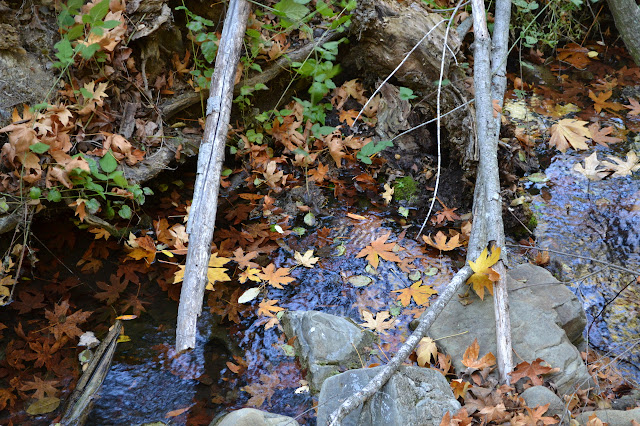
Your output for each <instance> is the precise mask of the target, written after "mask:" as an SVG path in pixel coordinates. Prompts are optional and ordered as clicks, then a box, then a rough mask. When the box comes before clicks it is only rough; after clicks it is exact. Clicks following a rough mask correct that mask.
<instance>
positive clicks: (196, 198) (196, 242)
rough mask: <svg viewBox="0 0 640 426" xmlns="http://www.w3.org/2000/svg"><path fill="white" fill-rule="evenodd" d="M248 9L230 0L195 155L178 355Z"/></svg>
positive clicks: (201, 257) (195, 301)
mask: <svg viewBox="0 0 640 426" xmlns="http://www.w3.org/2000/svg"><path fill="white" fill-rule="evenodd" d="M249 9H250V7H249V3H248V2H247V1H246V0H231V1H230V3H229V8H228V10H227V16H226V17H225V21H224V28H223V30H222V37H221V39H220V46H219V47H218V55H217V57H216V64H215V71H214V73H213V77H212V79H211V89H210V91H209V92H210V93H209V99H208V100H207V120H206V124H205V129H204V136H203V142H202V145H201V146H200V153H199V155H198V173H197V176H196V184H195V188H194V191H193V202H192V204H191V210H190V215H189V222H188V224H187V233H188V234H189V249H188V252H187V263H186V267H185V274H184V282H183V284H182V292H181V294H180V305H179V307H178V325H177V329H176V350H177V351H178V352H181V351H184V350H186V349H190V348H194V347H195V343H196V324H197V319H198V316H199V315H200V312H201V311H202V300H203V298H204V287H205V282H206V279H207V265H208V262H209V257H210V255H211V240H212V239H213V229H214V226H215V220H216V212H217V210H218V190H219V187H220V173H221V171H222V163H223V161H224V147H225V142H226V140H227V132H228V125H229V119H230V116H231V103H232V99H233V82H234V79H235V73H236V68H237V65H238V60H239V59H240V47H241V45H242V39H243V37H244V32H245V29H246V26H247V18H248V17H249Z"/></svg>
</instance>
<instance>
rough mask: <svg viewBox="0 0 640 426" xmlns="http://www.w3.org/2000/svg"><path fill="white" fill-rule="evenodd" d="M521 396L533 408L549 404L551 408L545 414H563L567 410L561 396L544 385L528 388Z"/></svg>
mask: <svg viewBox="0 0 640 426" xmlns="http://www.w3.org/2000/svg"><path fill="white" fill-rule="evenodd" d="M520 396H521V397H522V398H523V399H524V400H525V402H526V403H527V406H528V407H531V408H533V407H539V406H542V405H547V404H549V409H548V410H547V412H546V413H545V416H555V415H558V416H562V414H563V413H564V412H565V409H564V403H563V402H562V400H561V399H560V397H558V395H556V394H555V393H553V391H552V390H551V389H549V388H545V387H544V386H533V387H531V388H528V389H526V390H525V391H524V392H522V393H521V394H520Z"/></svg>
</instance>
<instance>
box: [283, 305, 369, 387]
mask: <svg viewBox="0 0 640 426" xmlns="http://www.w3.org/2000/svg"><path fill="white" fill-rule="evenodd" d="M282 325H283V327H284V332H285V334H286V335H287V337H288V338H291V337H293V336H295V337H296V339H295V340H294V347H295V349H296V353H297V354H298V356H299V357H300V362H301V363H302V366H303V367H304V368H305V369H306V370H307V381H308V382H309V390H310V391H311V392H313V393H317V392H319V391H320V388H321V386H322V382H324V380H325V379H326V378H327V377H330V376H333V375H335V374H338V373H340V372H341V371H344V370H349V369H352V368H359V367H362V362H366V360H367V359H368V357H369V353H370V352H371V350H372V348H373V342H374V341H375V335H374V334H373V333H371V332H370V331H367V330H363V329H362V328H360V327H358V326H357V325H356V324H355V323H353V322H352V321H351V320H349V319H347V318H343V317H338V316H335V315H330V314H325V313H323V312H317V311H288V312H286V313H285V314H284V315H283V317H282Z"/></svg>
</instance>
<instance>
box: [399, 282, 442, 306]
mask: <svg viewBox="0 0 640 426" xmlns="http://www.w3.org/2000/svg"><path fill="white" fill-rule="evenodd" d="M392 293H399V294H398V295H397V296H396V298H397V300H399V301H400V303H402V306H408V305H409V303H411V298H412V297H413V300H414V302H416V305H419V306H420V305H424V304H427V306H429V297H431V295H433V294H437V293H438V292H437V291H435V290H434V289H433V287H432V286H430V285H422V281H416V282H415V283H414V284H413V285H412V286H411V287H407V288H403V289H402V290H393V291H392Z"/></svg>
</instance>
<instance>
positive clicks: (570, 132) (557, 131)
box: [549, 118, 591, 152]
mask: <svg viewBox="0 0 640 426" xmlns="http://www.w3.org/2000/svg"><path fill="white" fill-rule="evenodd" d="M586 124H588V123H587V122H586V121H581V120H574V119H572V118H565V119H562V120H560V121H559V122H558V123H556V124H554V125H553V127H552V128H551V139H549V146H555V147H556V148H557V149H558V150H559V151H560V152H565V151H566V150H567V149H569V148H573V149H588V148H589V146H588V145H587V144H586V141H587V139H589V138H591V132H590V131H589V129H588V128H586V127H585V125H586Z"/></svg>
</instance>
